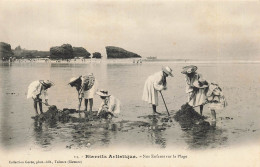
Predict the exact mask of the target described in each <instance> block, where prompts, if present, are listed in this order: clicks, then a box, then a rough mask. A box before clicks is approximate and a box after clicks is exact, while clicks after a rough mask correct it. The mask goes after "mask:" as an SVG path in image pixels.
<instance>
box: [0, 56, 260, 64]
mask: <svg viewBox="0 0 260 167" xmlns="http://www.w3.org/2000/svg"><path fill="white" fill-rule="evenodd" d="M137 59H140V58H135V59H133V58H131V59H85V60H81V59H76V60H74V59H72V60H70V61H69V62H68V61H67V60H49V59H47V61H46V59H44V60H43V59H40V60H39V59H38V58H37V59H31V60H30V59H17V60H15V61H14V62H8V61H0V62H1V63H2V64H29V63H31V64H32V63H33V64H34V63H35V64H37V63H40V64H92V63H94V64H96V63H99V64H139V65H141V64H143V63H145V64H147V63H149V64H150V63H151V64H152V63H156V64H158V63H171V64H260V60H174V59H172V60H171V59H158V60H146V59H141V60H142V63H134V62H133V60H137Z"/></svg>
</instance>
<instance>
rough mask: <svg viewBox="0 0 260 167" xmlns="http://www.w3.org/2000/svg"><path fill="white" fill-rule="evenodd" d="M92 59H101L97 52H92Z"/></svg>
mask: <svg viewBox="0 0 260 167" xmlns="http://www.w3.org/2000/svg"><path fill="white" fill-rule="evenodd" d="M92 55H93V56H92V58H96V59H101V57H102V56H101V53H99V52H94V53H92Z"/></svg>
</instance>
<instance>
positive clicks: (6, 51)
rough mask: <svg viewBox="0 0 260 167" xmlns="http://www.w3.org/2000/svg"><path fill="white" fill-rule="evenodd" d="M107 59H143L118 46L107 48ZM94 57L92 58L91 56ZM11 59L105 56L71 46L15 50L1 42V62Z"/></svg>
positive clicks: (17, 48)
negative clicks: (40, 49)
mask: <svg viewBox="0 0 260 167" xmlns="http://www.w3.org/2000/svg"><path fill="white" fill-rule="evenodd" d="M105 48H106V54H107V56H106V57H107V59H119V58H120V59H124V58H141V56H140V55H138V54H136V53H133V52H130V51H127V50H125V49H123V48H120V47H116V46H106V47H105ZM91 55H92V56H91ZM10 57H12V58H15V59H32V58H49V59H54V60H58V59H74V58H78V57H82V58H85V59H90V58H96V59H101V58H102V57H103V56H102V55H101V53H100V52H94V53H92V54H91V53H90V52H89V51H87V50H86V49H85V48H83V47H73V46H72V45H71V44H63V45H61V46H53V47H51V48H50V50H49V51H38V50H28V49H22V48H21V46H17V47H16V48H15V49H12V48H11V45H10V44H8V43H5V42H0V58H1V60H3V61H4V60H9V59H10Z"/></svg>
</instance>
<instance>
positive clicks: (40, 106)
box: [39, 99, 43, 114]
mask: <svg viewBox="0 0 260 167" xmlns="http://www.w3.org/2000/svg"><path fill="white" fill-rule="evenodd" d="M41 102H42V99H39V108H40V112H41V114H42V113H43V112H42V103H41Z"/></svg>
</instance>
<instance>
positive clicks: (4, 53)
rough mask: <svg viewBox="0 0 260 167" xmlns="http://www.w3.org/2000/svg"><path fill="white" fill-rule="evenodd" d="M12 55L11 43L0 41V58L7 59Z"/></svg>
mask: <svg viewBox="0 0 260 167" xmlns="http://www.w3.org/2000/svg"><path fill="white" fill-rule="evenodd" d="M13 55H14V53H13V51H12V49H11V45H10V44H8V43H4V42H0V58H1V60H8V59H9V57H12V56H13Z"/></svg>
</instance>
